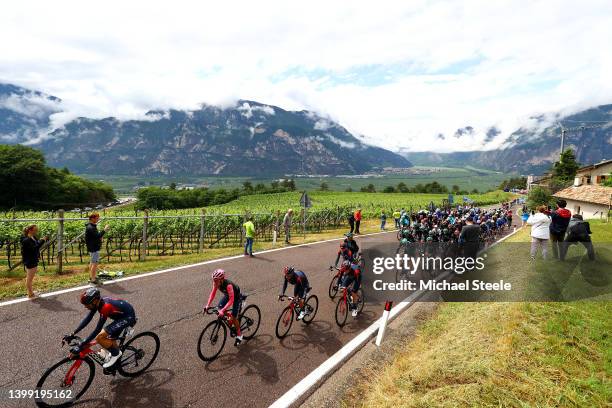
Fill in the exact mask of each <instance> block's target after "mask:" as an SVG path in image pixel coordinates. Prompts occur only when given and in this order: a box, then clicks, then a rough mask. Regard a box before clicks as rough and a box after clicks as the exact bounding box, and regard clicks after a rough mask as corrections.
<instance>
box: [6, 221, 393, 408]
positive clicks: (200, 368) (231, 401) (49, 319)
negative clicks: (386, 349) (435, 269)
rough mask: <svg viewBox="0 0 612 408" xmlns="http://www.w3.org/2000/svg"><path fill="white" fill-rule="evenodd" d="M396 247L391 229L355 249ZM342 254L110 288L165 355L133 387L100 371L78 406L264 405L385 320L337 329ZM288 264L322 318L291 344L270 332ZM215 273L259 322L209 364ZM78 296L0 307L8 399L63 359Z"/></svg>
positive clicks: (311, 253) (286, 256)
mask: <svg viewBox="0 0 612 408" xmlns="http://www.w3.org/2000/svg"><path fill="white" fill-rule="evenodd" d="M392 241H395V242H397V241H396V237H395V232H393V233H388V234H380V235H373V236H367V237H361V238H360V239H359V244H360V246H361V247H362V248H364V249H365V248H367V247H368V246H369V245H375V244H377V243H381V242H392ZM337 247H338V242H337V241H335V242H326V243H319V244H310V245H304V246H299V247H296V248H291V249H288V250H281V251H276V252H269V253H263V254H260V255H258V256H256V257H255V258H240V259H232V260H227V261H221V262H218V263H213V264H209V265H205V266H198V267H190V268H187V269H183V270H179V271H173V272H168V273H164V274H159V275H153V276H148V277H142V278H138V279H132V280H127V281H124V282H117V283H113V284H110V285H104V286H103V287H102V293H103V295H107V296H112V297H117V298H122V299H125V300H128V301H129V302H130V303H132V304H133V305H134V307H135V309H136V313H137V316H138V319H139V320H138V324H137V326H136V333H137V332H140V331H145V330H152V331H154V332H156V333H157V334H158V335H159V337H160V339H161V350H160V355H159V357H158V359H157V360H156V361H155V363H154V364H153V366H152V367H151V368H150V369H149V370H148V371H147V372H146V373H145V374H143V375H142V376H140V377H138V378H136V379H131V380H130V379H125V378H121V377H119V376H117V377H114V378H113V377H109V376H105V375H102V370H101V368H100V367H99V366H96V377H95V379H94V382H93V384H92V386H91V387H90V389H89V390H88V391H87V393H86V394H85V395H84V396H83V401H82V402H81V403H79V404H77V405H76V406H79V407H130V408H138V407H148V408H150V407H228V406H233V407H246V406H248V407H251V408H253V407H265V406H268V405H269V404H270V403H272V402H273V401H275V400H276V399H277V398H278V397H280V396H281V395H282V394H283V393H285V392H286V391H287V390H288V389H289V388H291V387H292V386H293V385H295V384H296V383H297V382H298V381H300V380H301V379H302V378H303V376H305V375H306V374H308V373H309V372H311V371H312V370H313V369H315V368H316V367H317V366H318V365H320V364H321V363H322V362H323V361H325V360H326V359H327V358H329V356H331V355H332V354H334V353H335V352H336V351H338V350H339V349H340V348H341V347H342V346H343V345H344V344H345V343H347V342H348V341H349V340H350V339H352V338H353V337H354V336H355V335H356V334H357V333H359V332H360V331H361V330H363V329H364V328H366V327H367V326H369V325H370V324H371V323H372V322H373V321H375V320H376V319H377V318H378V317H379V316H380V315H381V313H382V307H381V305H379V304H367V305H366V306H365V308H364V311H363V313H362V315H360V316H359V317H358V318H357V319H354V320H353V319H352V317H350V316H349V323H347V325H346V326H345V327H344V328H342V329H340V328H339V327H338V326H337V325H336V323H335V320H334V310H335V304H334V303H333V302H332V301H331V300H330V299H329V297H328V296H327V287H328V285H329V282H330V279H331V273H330V272H329V270H327V266H328V265H329V264H330V263H331V262H332V261H333V260H335V252H336V250H337ZM286 264H292V265H295V266H296V267H298V268H300V269H302V270H304V271H305V272H306V273H307V275H308V277H309V280H310V283H311V286H312V287H313V292H312V293H314V294H317V295H318V297H319V311H318V313H317V316H316V318H315V320H314V322H313V323H312V324H311V325H310V326H308V327H305V326H304V325H303V324H301V323H299V322H294V325H293V327H292V328H291V332H290V334H289V335H288V336H287V338H285V339H284V340H283V341H279V340H278V339H277V338H276V336H275V335H274V327H275V324H276V319H277V318H278V315H279V313H280V311H281V310H282V308H283V307H285V306H286V305H287V302H278V301H277V299H276V296H277V294H278V292H279V289H280V287H281V284H282V275H281V269H282V266H284V265H286ZM218 267H222V268H224V269H225V270H226V271H227V272H228V277H229V278H230V279H231V280H233V281H234V282H236V283H237V284H238V285H239V286H240V287H241V289H242V291H243V292H244V293H248V294H250V296H249V298H248V300H247V303H249V304H250V303H254V304H257V305H258V306H259V307H260V309H261V312H262V322H261V326H260V328H259V331H258V334H257V336H256V337H254V338H253V339H252V340H250V341H248V342H246V343H243V345H241V346H240V348H235V347H234V346H233V342H230V341H229V340H228V342H227V343H226V345H225V348H224V350H223V352H222V354H221V355H220V356H219V357H218V358H217V359H216V360H215V361H213V362H210V363H205V362H203V361H202V360H200V359H199V358H198V355H197V352H196V343H197V339H198V336H199V334H200V332H201V330H202V329H203V327H204V325H205V324H206V323H208V321H210V320H211V319H212V318H213V317H212V316H203V315H202V313H200V312H201V309H202V305H203V303H204V302H205V301H206V299H207V297H208V294H209V293H210V292H209V291H210V289H211V279H210V275H211V272H212V271H213V270H214V269H215V268H218ZM291 291H292V289H291V288H290V289H289V290H288V293H290V292H291ZM78 295H79V292H69V293H64V294H61V295H57V296H54V297H47V298H42V299H38V300H35V301H31V302H22V303H17V304H13V305H8V306H3V307H0V351H1V360H0V368H1V370H0V390H3V391H4V392H3V398H6V390H8V389H34V387H35V384H36V382H37V381H38V379H39V378H40V376H41V375H42V373H43V372H44V371H45V369H46V368H48V367H49V366H51V365H52V364H54V363H55V362H57V361H58V360H60V359H61V358H63V357H65V355H66V353H67V350H66V348H63V349H62V348H60V341H61V338H62V335H63V334H65V333H69V332H71V331H72V330H74V328H75V327H76V326H77V324H78V322H79V321H80V319H81V318H82V317H83V316H84V314H85V312H84V309H83V307H82V306H81V305H80V304H79V302H78ZM217 296H219V295H217ZM296 323H299V324H296ZM94 324H95V322H92V323H91V326H90V327H89V328H87V329H85V331H87V330H88V329H89V330H91V329H93V325H94ZM86 334H88V333H86ZM0 406H1V407H5V406H34V402H33V400H29V401H26V400H22V401H14V400H12V401H9V400H7V399H2V400H0Z"/></svg>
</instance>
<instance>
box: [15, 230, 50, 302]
mask: <svg viewBox="0 0 612 408" xmlns="http://www.w3.org/2000/svg"><path fill="white" fill-rule="evenodd" d="M37 235H38V226H36V225H35V224H32V225H30V226H28V227H26V228H25V229H24V230H23V237H21V261H22V262H23V266H24V268H25V270H26V289H27V291H28V298H30V299H34V298H35V297H36V296H37V295H38V293H36V292H34V290H33V289H32V282H33V281H34V275H36V272H38V260H39V258H40V247H42V246H43V244H44V243H45V242H46V241H47V239H46V238H43V239H38V238H37V237H36V236H37Z"/></svg>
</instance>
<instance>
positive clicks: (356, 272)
mask: <svg viewBox="0 0 612 408" xmlns="http://www.w3.org/2000/svg"><path fill="white" fill-rule="evenodd" d="M340 272H341V273H342V283H341V284H340V286H343V287H345V288H347V289H348V287H349V285H351V284H353V287H352V288H351V289H350V291H351V292H350V293H351V302H350V303H351V305H350V308H351V309H352V310H353V312H352V315H353V317H357V314H358V310H357V302H359V295H357V291H358V290H359V287H360V286H361V268H360V267H359V265H358V264H356V263H352V262H351V261H344V262H342V265H341V266H340Z"/></svg>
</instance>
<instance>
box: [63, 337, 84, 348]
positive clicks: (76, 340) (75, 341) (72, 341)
mask: <svg viewBox="0 0 612 408" xmlns="http://www.w3.org/2000/svg"><path fill="white" fill-rule="evenodd" d="M82 342H83V339H82V338H80V337H79V336H75V335H72V336H64V338H63V339H62V347H64V346H65V345H66V344H67V345H69V346H70V347H73V346H78V345H79V344H81V343H82Z"/></svg>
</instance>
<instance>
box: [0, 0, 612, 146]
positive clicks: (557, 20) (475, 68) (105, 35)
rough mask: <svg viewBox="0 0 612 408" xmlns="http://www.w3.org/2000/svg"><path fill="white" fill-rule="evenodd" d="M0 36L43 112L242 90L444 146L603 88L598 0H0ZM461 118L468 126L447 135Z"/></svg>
mask: <svg viewBox="0 0 612 408" xmlns="http://www.w3.org/2000/svg"><path fill="white" fill-rule="evenodd" d="M205 3H208V4H205ZM0 38H2V40H1V43H0V44H1V46H0V82H9V83H14V84H17V85H22V86H27V87H30V88H34V89H37V90H42V91H44V92H47V93H49V94H53V95H56V96H58V97H60V98H62V99H63V100H64V101H65V104H66V109H67V111H68V112H67V113H65V114H62V115H59V116H57V117H56V118H55V121H56V123H58V124H59V123H62V122H65V121H66V120H69V119H70V118H73V117H75V116H77V115H86V116H92V117H104V116H110V115H114V116H117V117H121V118H135V117H139V116H142V115H143V114H144V112H146V111H147V110H149V109H157V108H162V109H163V108H170V107H172V108H181V109H194V108H197V106H198V104H199V103H202V102H206V103H212V104H224V105H228V104H231V103H232V102H233V101H235V100H236V99H238V98H242V99H252V100H257V101H260V102H263V103H268V104H273V105H277V106H280V107H282V108H285V109H309V110H313V111H317V112H319V113H321V114H325V115H329V116H330V117H331V118H333V119H335V120H337V121H339V122H340V123H341V124H342V125H344V126H345V127H347V128H348V129H349V130H350V131H352V132H353V133H355V134H361V135H364V136H365V137H366V140H367V141H368V142H370V143H372V144H377V145H380V146H383V147H387V148H390V149H394V150H396V149H398V148H401V147H403V148H406V149H408V150H413V151H420V150H432V149H435V150H438V151H449V150H471V149H475V148H482V147H483V139H484V137H485V132H486V131H487V129H489V128H490V127H491V126H497V127H498V128H499V129H500V130H501V131H502V133H501V134H500V135H499V136H498V137H497V138H496V139H495V141H494V142H493V144H492V145H488V146H487V147H493V146H494V145H495V144H496V143H499V142H500V141H501V140H502V139H504V138H505V137H506V136H507V135H508V134H509V133H510V132H511V131H513V130H515V129H516V128H517V127H518V126H519V125H521V124H527V123H528V118H529V116H530V115H532V114H538V113H547V112H556V111H560V110H563V111H566V112H571V111H575V110H578V109H581V108H584V107H588V106H594V105H597V104H602V103H612V52H610V49H611V47H612V45H611V44H612V1H610V0H602V1H557V0H555V1H518V0H515V1H506V2H504V1H454V2H447V1H434V2H419V1H414V0H411V1H393V2H381V1H371V0H369V1H365V2H359V1H351V2H346V1H330V0H327V1H312V0H310V1H299V2H295V1H293V2H281V1H274V2H265V1H248V2H240V1H231V2H222V1H217V2H202V1H198V2H196V1H194V2H191V1H150V0H149V1H146V2H144V1H142V2H141V1H134V0H130V1H108V0H107V1H105V2H96V3H92V2H84V1H70V2H68V1H53V2H51V1H36V2H34V1H24V0H20V1H18V2H6V3H4V4H3V5H2V9H1V11H0ZM467 125H470V126H472V127H474V128H475V129H476V134H475V135H473V136H469V137H462V138H454V137H452V136H453V134H454V133H455V131H456V130H457V129H458V128H460V127H464V126H467ZM439 133H442V134H444V135H445V136H446V137H447V140H445V141H441V140H440V139H439V138H437V137H436V135H438V134H439Z"/></svg>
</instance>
